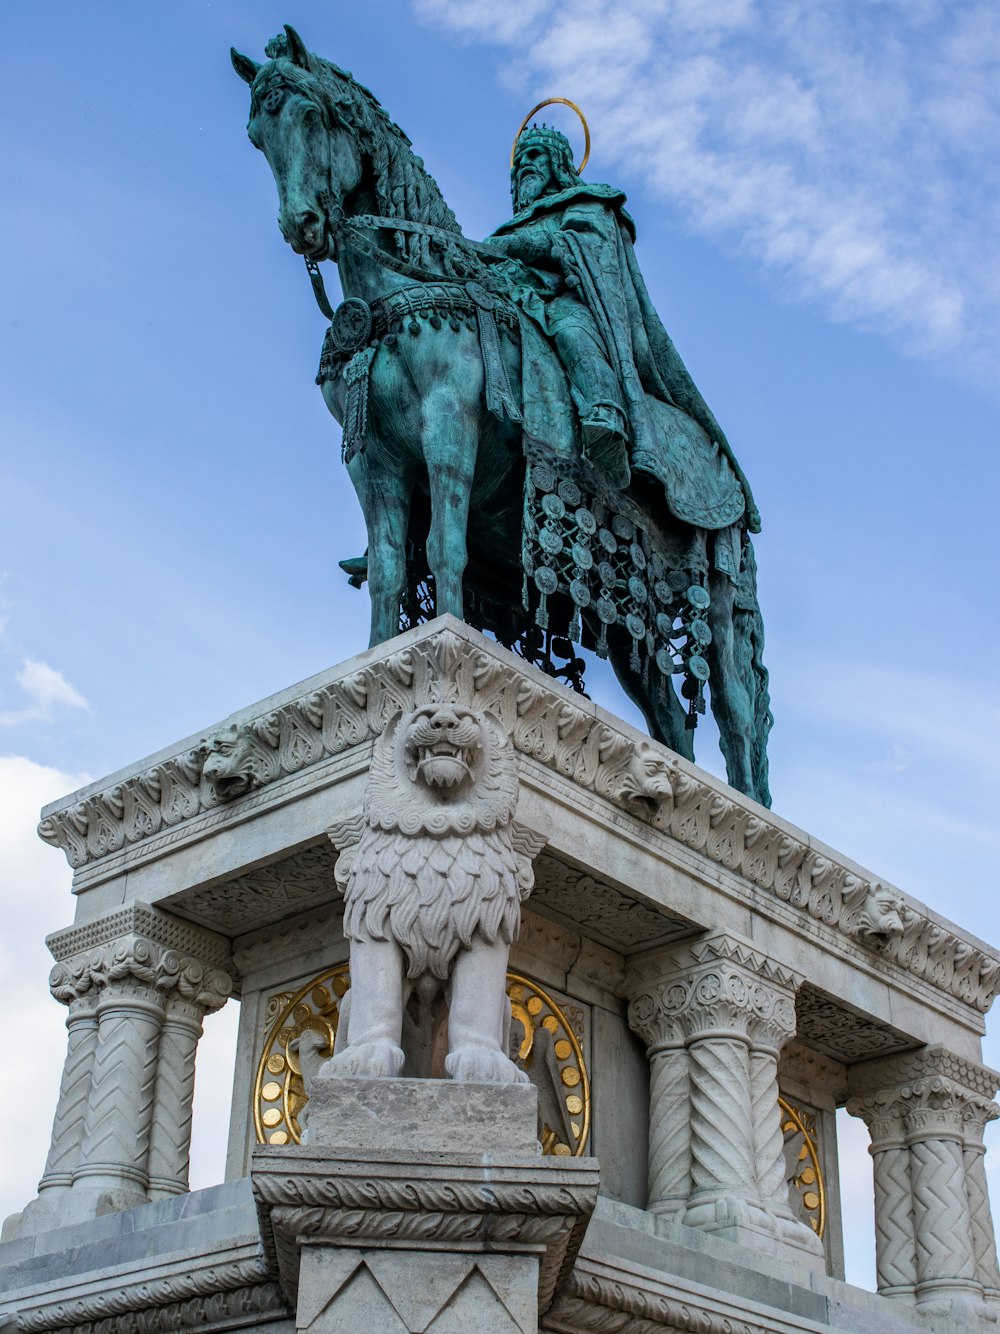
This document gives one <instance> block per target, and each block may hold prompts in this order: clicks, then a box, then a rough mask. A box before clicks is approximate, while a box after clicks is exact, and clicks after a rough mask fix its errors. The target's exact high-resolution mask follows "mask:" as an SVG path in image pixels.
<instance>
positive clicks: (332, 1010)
mask: <svg viewBox="0 0 1000 1334" xmlns="http://www.w3.org/2000/svg"><path fill="white" fill-rule="evenodd" d="M349 986H350V973H349V972H348V967H347V964H339V965H338V966H337V967H336V968H331V969H328V970H327V971H326V972H325V973H320V974H319V976H318V977H314V978H313V979H312V981H311V982H307V983H306V985H305V986H304V987H300V988H299V990H298V991H296V992H293V993H289V992H284V993H280V994H278V995H277V996H273V997H272V998H271V1000H270V1002H269V1004H268V1011H267V1014H266V1015H265V1020H264V1022H265V1027H266V1032H265V1036H264V1050H263V1052H262V1054H261V1058H260V1062H259V1064H258V1066H257V1077H256V1079H255V1081H254V1092H253V1117H254V1130H255V1131H256V1135H257V1141H258V1143H260V1144H301V1142H302V1130H301V1127H300V1125H299V1116H300V1114H301V1112H302V1109H303V1108H304V1107H305V1105H306V1103H307V1102H308V1098H307V1097H306V1091H305V1085H304V1084H303V1081H302V1069H301V1066H300V1065H299V1058H298V1052H297V1048H296V1044H297V1040H298V1038H299V1037H301V1035H302V1034H303V1033H304V1032H305V1031H306V1029H309V1028H311V1029H314V1030H315V1031H316V1032H317V1033H319V1034H320V1036H321V1037H322V1039H323V1042H324V1047H323V1049H322V1052H321V1054H322V1055H332V1054H333V1044H334V1040H335V1038H336V1036H337V1024H338V1022H339V1020H340V1002H341V999H342V998H343V996H344V993H345V992H346V991H347V989H348V987H349ZM507 995H508V996H509V998H510V1007H511V1037H510V1048H511V1050H510V1056H511V1059H512V1060H513V1061H515V1062H516V1064H517V1065H519V1066H520V1067H521V1069H522V1070H524V1071H526V1073H527V1074H528V1076H529V1077H530V1079H531V1082H532V1083H533V1084H534V1085H535V1087H536V1088H537V1089H538V1110H539V1119H540V1121H541V1129H540V1134H541V1141H542V1152H543V1153H547V1154H556V1155H562V1156H577V1155H580V1154H582V1153H584V1151H585V1149H586V1146H587V1136H588V1134H589V1132H590V1080H589V1079H588V1077H587V1067H586V1063H585V1062H584V1059H583V1051H582V1049H581V1047H580V1042H579V1040H578V1038H577V1035H576V1034H575V1033H574V1032H573V1029H572V1028H571V1026H570V1022H569V1020H568V1018H567V1016H566V1014H565V1013H564V1012H563V1010H562V1009H561V1008H560V1007H559V1005H558V1004H557V1003H556V1002H555V1001H554V1000H553V999H552V997H551V996H550V995H549V994H548V992H547V991H544V990H543V989H542V988H541V987H540V986H538V984H537V983H536V982H532V981H531V980H530V979H529V978H527V977H521V976H520V974H518V973H508V974H507Z"/></svg>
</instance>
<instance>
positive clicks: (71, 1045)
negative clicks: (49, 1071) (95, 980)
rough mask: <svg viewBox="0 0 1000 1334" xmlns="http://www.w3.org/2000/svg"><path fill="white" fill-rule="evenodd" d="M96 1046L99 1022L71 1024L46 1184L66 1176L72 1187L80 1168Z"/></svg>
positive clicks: (88, 1021)
mask: <svg viewBox="0 0 1000 1334" xmlns="http://www.w3.org/2000/svg"><path fill="white" fill-rule="evenodd" d="M96 1047H97V1021H96V1020H95V1019H93V1018H91V1017H90V1016H88V1017H87V1018H86V1019H80V1020H76V1021H75V1022H73V1021H71V1023H70V1027H69V1035H68V1038H67V1047H66V1063H65V1065H64V1066H63V1073H62V1082H61V1084H60V1086H59V1102H58V1104H57V1106H56V1114H55V1120H54V1121H53V1124H52V1144H51V1146H50V1148H49V1156H48V1160H47V1162H46V1164H45V1175H44V1176H43V1177H42V1183H43V1184H45V1183H48V1182H49V1179H50V1178H53V1177H64V1178H65V1184H66V1185H68V1184H69V1182H70V1180H71V1178H72V1175H73V1172H74V1171H75V1170H76V1168H77V1167H78V1166H79V1163H80V1145H81V1142H82V1140H83V1129H84V1122H85V1120H86V1115H87V1102H88V1099H89V1097H90V1084H91V1075H92V1071H93V1064H94V1051H95V1049H96ZM51 1184H54V1183H51Z"/></svg>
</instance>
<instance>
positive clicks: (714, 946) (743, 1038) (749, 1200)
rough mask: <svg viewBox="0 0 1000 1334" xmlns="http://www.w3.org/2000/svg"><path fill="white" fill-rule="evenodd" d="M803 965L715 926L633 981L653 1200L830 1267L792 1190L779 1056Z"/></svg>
mask: <svg viewBox="0 0 1000 1334" xmlns="http://www.w3.org/2000/svg"><path fill="white" fill-rule="evenodd" d="M800 982H801V978H799V977H798V975H797V974H794V973H792V972H790V971H789V970H788V969H784V968H781V967H780V966H779V965H777V964H775V963H774V962H773V961H772V960H770V959H768V958H767V957H766V956H765V955H763V954H761V953H760V951H758V950H756V949H754V948H753V947H752V946H751V945H750V944H749V943H748V942H746V941H743V940H740V939H739V938H738V937H734V936H731V935H723V934H722V933H716V934H713V935H707V936H703V937H700V938H699V939H696V940H693V941H684V942H682V943H680V944H678V945H675V946H671V947H668V948H667V949H664V950H660V951H657V952H656V953H655V954H652V955H648V956H646V957H645V958H644V959H642V960H640V961H639V962H637V963H636V964H634V965H633V966H632V968H631V970H630V973H629V976H628V978H627V979H626V988H627V990H628V994H629V996H630V1001H631V1003H630V1006H629V1023H630V1024H631V1025H632V1027H633V1028H634V1029H635V1031H636V1032H637V1033H638V1034H639V1036H640V1037H641V1038H642V1039H643V1040H644V1041H645V1042H646V1046H647V1051H648V1054H649V1058H650V1108H649V1146H650V1152H649V1159H650V1179H649V1208H650V1209H651V1210H653V1211H655V1212H657V1213H659V1214H661V1215H663V1216H667V1217H674V1218H676V1219H678V1221H682V1222H684V1223H685V1224H686V1225H687V1226H689V1227H698V1228H702V1229H703V1230H705V1231H709V1232H716V1233H722V1234H723V1235H725V1236H727V1237H728V1238H729V1239H730V1240H734V1241H738V1242H740V1243H742V1244H745V1245H756V1246H760V1245H764V1246H765V1247H766V1248H767V1249H769V1250H771V1251H775V1252H782V1253H783V1252H785V1250H786V1248H787V1247H791V1248H793V1250H794V1251H795V1252H796V1254H797V1256H798V1258H799V1259H800V1260H802V1261H803V1262H804V1263H806V1264H808V1265H810V1267H813V1268H819V1267H821V1266H822V1255H823V1249H822V1244H821V1243H820V1240H819V1238H818V1237H816V1236H815V1234H814V1233H813V1232H812V1231H811V1230H810V1229H809V1228H808V1227H806V1226H805V1225H804V1224H803V1223H802V1222H801V1221H800V1220H799V1219H798V1218H796V1217H795V1215H794V1213H793V1211H792V1208H791V1205H790V1202H789V1200H788V1190H787V1184H786V1181H785V1170H784V1154H783V1149H782V1144H783V1140H782V1134H781V1119H780V1112H779V1108H778V1074H777V1060H778V1053H779V1051H780V1050H781V1047H782V1045H783V1044H784V1043H785V1042H786V1041H787V1040H788V1039H789V1038H790V1037H791V1036H792V1035H793V1033H794V1031H795V1005H794V997H795V991H796V989H797V987H798V986H799V984H800Z"/></svg>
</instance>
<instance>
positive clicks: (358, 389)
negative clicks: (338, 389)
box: [344, 347, 375, 463]
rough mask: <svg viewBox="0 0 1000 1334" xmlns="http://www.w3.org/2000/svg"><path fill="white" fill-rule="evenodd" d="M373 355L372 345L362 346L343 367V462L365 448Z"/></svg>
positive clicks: (348, 460)
mask: <svg viewBox="0 0 1000 1334" xmlns="http://www.w3.org/2000/svg"><path fill="white" fill-rule="evenodd" d="M374 357H375V348H374V347H363V348H362V349H361V351H360V352H355V354H354V356H353V357H352V358H351V359H350V361H349V362H348V363H347V365H346V367H345V368H344V382H345V384H346V385H347V408H346V411H345V413H344V462H345V463H350V461H351V459H353V458H354V456H355V454H361V453H363V452H364V448H365V432H366V431H367V430H368V372H369V371H370V370H371V364H372V361H373V359H374Z"/></svg>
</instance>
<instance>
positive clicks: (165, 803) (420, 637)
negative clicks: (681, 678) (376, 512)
mask: <svg viewBox="0 0 1000 1334" xmlns="http://www.w3.org/2000/svg"><path fill="white" fill-rule="evenodd" d="M439 700H444V701H446V702H449V703H456V704H461V705H464V706H466V707H469V708H473V709H477V710H481V711H488V712H491V713H493V714H494V715H495V716H496V717H497V718H498V720H499V722H500V725H501V727H502V728H503V730H504V731H505V732H506V733H507V734H508V735H509V737H510V739H511V742H512V744H513V746H514V748H515V749H516V750H518V751H519V752H520V753H521V754H522V755H525V756H530V757H531V758H532V759H534V760H535V761H537V762H538V763H540V764H542V765H544V766H546V767H547V768H549V769H551V770H552V771H553V772H555V773H558V774H559V775H561V776H562V777H563V778H565V779H567V780H569V781H570V782H572V783H573V784H575V785H577V786H578V787H580V788H583V789H587V790H589V791H591V792H593V793H594V794H595V795H596V796H597V797H599V798H604V799H605V800H607V801H609V802H612V803H614V804H615V806H616V807H617V808H618V809H619V811H620V812H627V813H628V814H626V815H623V816H621V818H625V819H629V818H631V819H633V820H634V821H635V824H636V828H637V830H638V829H643V830H644V831H645V837H646V838H647V839H648V838H655V837H656V836H657V831H658V832H659V835H660V836H664V837H666V838H669V839H671V840H673V841H675V842H677V843H679V844H681V845H683V846H684V847H686V848H689V849H692V850H693V851H695V852H697V853H699V854H701V855H703V856H705V857H707V858H708V859H709V860H710V861H712V862H715V863H717V864H718V865H720V866H723V867H725V868H726V869H727V870H729V871H730V872H733V873H734V874H736V875H739V876H741V877H743V878H744V879H745V880H747V881H748V882H750V883H751V884H753V885H754V886H756V887H757V888H758V889H759V890H760V891H761V892H762V893H764V894H765V895H769V896H772V897H773V898H774V899H776V900H778V901H780V902H781V903H783V904H786V905H788V906H790V907H791V908H793V909H795V910H797V911H798V912H800V913H801V914H803V916H804V917H806V918H808V919H811V920H812V921H813V922H815V923H817V924H820V925H822V926H823V927H826V928H829V929H830V930H831V931H833V932H835V933H837V934H839V935H840V936H841V938H842V939H843V942H844V943H845V944H848V943H849V944H850V946H851V947H853V949H855V950H856V951H858V952H859V953H860V956H861V957H862V958H863V957H864V956H865V955H869V956H871V957H872V958H874V959H877V960H881V961H884V962H885V963H887V964H889V965H892V966H895V967H898V968H900V969H902V970H903V971H904V972H909V973H910V974H912V975H913V976H915V977H918V978H921V979H923V980H925V981H926V982H928V983H929V984H930V985H931V986H933V987H936V988H938V989H939V990H941V991H943V992H946V993H947V994H949V995H950V996H952V997H954V998H956V999H957V1000H959V1001H961V1002H962V1003H964V1004H966V1005H969V1006H971V1007H973V1008H975V1009H977V1010H979V1011H981V1012H984V1013H985V1011H986V1010H988V1009H989V1007H990V1005H991V1003H992V1001H993V999H994V997H995V996H996V994H997V992H998V990H1000V954H997V953H996V952H995V951H992V950H988V949H987V948H985V947H981V946H980V945H979V943H978V942H973V941H971V940H968V939H966V938H963V937H962V936H960V935H958V934H956V932H955V931H954V929H953V928H952V927H950V926H949V925H948V924H946V923H943V922H941V921H938V920H935V919H932V918H931V917H930V916H928V915H927V914H926V912H925V911H924V910H923V909H922V908H921V907H920V906H919V905H917V904H915V903H912V902H910V901H909V900H907V899H906V898H905V897H904V896H902V895H900V894H898V892H897V891H894V890H892V888H891V886H884V885H882V884H880V883H879V882H877V881H875V880H873V879H872V878H870V877H869V876H867V874H866V873H865V872H863V871H859V870H858V868H856V867H854V866H853V864H846V863H842V862H840V861H839V860H837V859H836V855H835V854H830V853H828V852H827V851H825V850H824V851H820V850H819V849H817V848H816V847H814V846H813V845H812V844H811V843H810V842H809V841H808V839H807V837H806V836H805V835H804V834H802V833H800V831H798V830H795V829H792V828H791V827H789V826H787V825H785V824H784V823H783V822H782V821H780V820H779V819H778V818H777V817H774V816H772V815H771V813H770V812H768V811H766V810H764V809H763V808H762V807H759V806H757V805H756V804H755V803H754V802H752V801H749V800H748V799H747V798H745V797H742V796H740V795H739V794H738V793H736V792H734V791H732V790H731V789H722V788H721V787H720V786H718V785H716V784H715V783H714V782H713V781H712V780H709V779H707V778H706V777H705V776H703V775H701V774H699V773H698V772H697V771H695V770H694V769H693V767H692V766H689V765H687V764H686V762H685V761H683V760H680V759H679V758H678V757H676V756H674V755H672V754H671V752H669V751H667V750H665V749H663V748H661V747H655V746H652V745H651V743H649V742H647V741H642V740H640V741H637V740H636V739H635V738H634V736H632V735H631V734H629V733H628V732H627V731H625V730H623V729H622V728H621V727H619V726H617V725H616V724H615V722H614V720H613V719H611V718H610V717H609V716H608V715H605V714H603V713H601V712H599V711H598V710H596V709H595V708H594V706H593V705H592V704H590V703H589V702H588V701H586V700H583V699H580V698H579V697H577V696H574V695H572V694H570V693H569V692H567V691H565V690H563V689H560V688H559V687H558V686H554V685H553V684H552V683H551V682H550V681H548V680H546V679H545V678H544V677H542V676H541V674H540V673H538V672H536V671H535V670H533V669H532V668H530V667H528V666H526V665H525V664H524V663H523V662H519V661H518V660H517V659H515V658H514V657H513V656H512V655H510V654H507V653H506V652H505V651H504V650H503V649H501V648H499V647H497V646H496V645H493V644H491V643H490V642H489V641H488V640H486V639H485V638H483V637H482V636H480V635H478V634H477V633H476V632H474V631H471V630H469V629H468V628H467V627H465V626H462V625H460V624H459V623H458V622H456V621H453V620H451V618H447V617H446V618H442V619H441V620H440V621H437V622H434V623H433V624H432V625H431V626H425V627H421V628H420V629H418V630H416V631H411V632H410V633H409V634H408V635H406V636H404V637H403V638H402V640H401V641H400V644H399V645H398V646H396V647H394V648H393V650H392V651H390V652H383V653H382V654H381V655H379V656H377V657H373V656H371V655H370V656H369V658H368V660H367V661H366V662H365V664H364V665H363V666H361V667H358V668H355V669H354V670H349V671H346V672H344V673H342V674H341V675H339V676H337V675H334V674H330V675H328V676H326V677H323V678H318V679H316V680H314V681H313V682H311V683H310V689H309V690H308V691H307V692H306V693H304V694H303V695H301V696H299V697H298V698H294V699H288V700H286V701H285V702H283V703H281V704H280V705H279V706H278V707H277V708H274V709H271V710H270V711H269V712H267V713H264V714H261V715H260V716H248V715H246V714H244V715H241V716H239V717H238V720H237V722H236V723H233V722H229V723H227V724H226V725H224V726H223V727H220V729H219V733H221V732H222V731H225V732H226V733H227V736H228V733H229V732H230V731H231V730H232V728H233V727H234V726H235V727H236V731H237V733H238V734H239V736H240V737H242V739H243V741H245V742H246V748H247V750H248V753H249V752H252V754H253V757H254V763H253V774H252V782H251V783H249V784H248V785H247V786H246V792H247V794H246V795H243V796H239V795H237V796H228V795H220V787H219V781H218V774H215V775H214V776H212V780H211V781H209V780H208V779H206V778H205V777H204V775H203V772H202V770H203V764H204V756H205V753H206V748H210V747H211V742H207V743H201V742H199V743H198V744H196V745H193V746H192V745H190V744H189V745H188V747H187V748H186V749H184V750H183V751H182V752H180V753H178V754H176V755H173V756H171V757H169V758H166V759H164V760H162V761H161V762H159V763H157V764H156V765H153V766H151V767H150V768H149V769H147V770H145V771H143V772H141V773H135V774H131V775H129V776H127V777H125V778H123V779H122V780H121V782H119V783H117V784H114V785H111V786H109V787H108V788H107V789H105V790H101V791H91V792H89V793H87V795H85V796H84V797H82V798H81V799H80V800H79V801H77V802H75V803H72V804H69V803H67V804H66V805H65V806H62V807H60V808H57V809H55V810H51V811H50V813H49V814H47V815H46V817H45V818H44V819H43V820H42V822H41V824H40V825H39V834H40V836H41V837H42V838H43V839H44V840H45V841H46V842H49V843H51V844H53V845H54V846H56V847H60V848H62V849H63V851H64V852H65V853H66V856H67V858H68V860H69V862H70V864H71V865H72V866H74V867H76V868H81V867H85V866H88V865H89V864H91V863H94V862H98V861H100V860H101V859H102V858H106V857H111V856H112V855H113V854H118V853H121V852H122V850H123V849H125V848H127V847H135V846H137V845H141V844H142V843H143V842H144V841H146V840H150V839H156V838H161V837H162V835H163V833H164V831H169V830H173V831H175V835H176V831H177V828H178V826H181V825H183V824H185V823H186V822H191V823H192V827H194V826H197V827H201V826H202V825H204V826H205V827H207V826H208V824H211V823H219V822H228V821H230V820H239V819H242V818H246V816H247V815H248V814H250V813H251V812H252V811H254V810H256V809H259V807H260V804H261V802H262V801H266V800H267V793H268V789H269V787H270V786H272V785H274V784H279V785H281V784H283V783H287V780H288V779H289V777H290V776H292V775H296V774H300V773H302V772H303V771H306V770H308V769H310V768H313V767H315V766H319V765H324V764H329V762H330V759H331V757H334V756H339V755H341V754H343V753H344V752H347V751H350V750H352V749H354V748H357V747H359V746H361V745H363V744H368V743H370V742H371V740H372V738H373V737H375V736H378V735H380V734H381V732H382V731H383V729H384V728H385V725H386V723H387V722H388V720H389V718H390V717H392V715H393V714H394V713H396V712H397V711H399V710H406V709H411V708H414V707H419V706H420V705H423V704H427V703H434V702H437V701H439ZM227 744H228V742H227ZM657 756H658V757H659V759H660V763H659V764H651V759H655V758H656V757H657ZM230 790H238V785H237V788H236V789H230ZM889 899H891V900H892V903H891V905H890V904H889V902H888V900H889ZM897 909H898V911H897Z"/></svg>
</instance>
